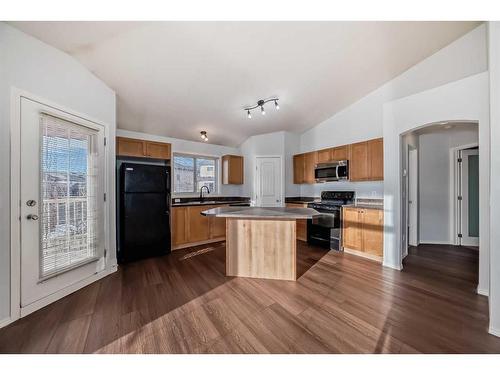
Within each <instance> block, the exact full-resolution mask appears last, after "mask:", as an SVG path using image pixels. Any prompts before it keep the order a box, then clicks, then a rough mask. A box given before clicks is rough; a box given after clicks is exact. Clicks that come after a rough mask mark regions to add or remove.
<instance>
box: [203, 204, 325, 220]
mask: <svg viewBox="0 0 500 375" xmlns="http://www.w3.org/2000/svg"><path fill="white" fill-rule="evenodd" d="M201 214H202V215H204V216H215V217H225V218H241V219H281V220H297V219H312V218H313V217H314V216H318V215H320V213H319V212H318V211H316V210H313V209H312V208H300V207H218V208H212V209H210V210H206V211H202V212H201Z"/></svg>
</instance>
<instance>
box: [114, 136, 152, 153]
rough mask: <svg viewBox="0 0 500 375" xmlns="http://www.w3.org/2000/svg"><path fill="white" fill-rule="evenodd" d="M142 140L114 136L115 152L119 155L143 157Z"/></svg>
mask: <svg viewBox="0 0 500 375" xmlns="http://www.w3.org/2000/svg"><path fill="white" fill-rule="evenodd" d="M144 143H145V142H144V141H143V140H141V139H132V138H124V137H116V154H117V155H121V156H137V157H144V154H145V150H144V148H145V147H144Z"/></svg>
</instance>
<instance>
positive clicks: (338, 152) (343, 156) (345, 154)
mask: <svg viewBox="0 0 500 375" xmlns="http://www.w3.org/2000/svg"><path fill="white" fill-rule="evenodd" d="M349 148H350V146H349V145H345V146H339V147H334V148H332V151H331V160H332V161H337V160H348V159H349Z"/></svg>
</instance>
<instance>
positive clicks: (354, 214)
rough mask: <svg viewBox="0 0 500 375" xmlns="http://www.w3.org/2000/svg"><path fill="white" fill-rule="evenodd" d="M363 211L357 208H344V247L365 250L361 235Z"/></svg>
mask: <svg viewBox="0 0 500 375" xmlns="http://www.w3.org/2000/svg"><path fill="white" fill-rule="evenodd" d="M360 211H361V210H359V209H357V208H344V209H343V217H342V225H343V229H342V242H343V246H344V247H348V248H349V249H353V250H361V249H362V248H363V238H362V235H361V212H360Z"/></svg>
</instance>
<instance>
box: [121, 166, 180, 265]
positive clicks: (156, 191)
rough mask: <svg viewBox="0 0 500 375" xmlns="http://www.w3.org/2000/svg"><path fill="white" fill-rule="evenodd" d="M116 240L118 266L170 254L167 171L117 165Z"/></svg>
mask: <svg viewBox="0 0 500 375" xmlns="http://www.w3.org/2000/svg"><path fill="white" fill-rule="evenodd" d="M119 239H120V242H119V249H118V261H119V262H120V263H125V262H130V261H134V260H138V259H142V258H146V257H151V256H159V255H163V254H167V253H169V252H170V251H171V247H170V167H168V166H162V165H147V164H134V163H123V164H122V165H121V167H120V228H119Z"/></svg>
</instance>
